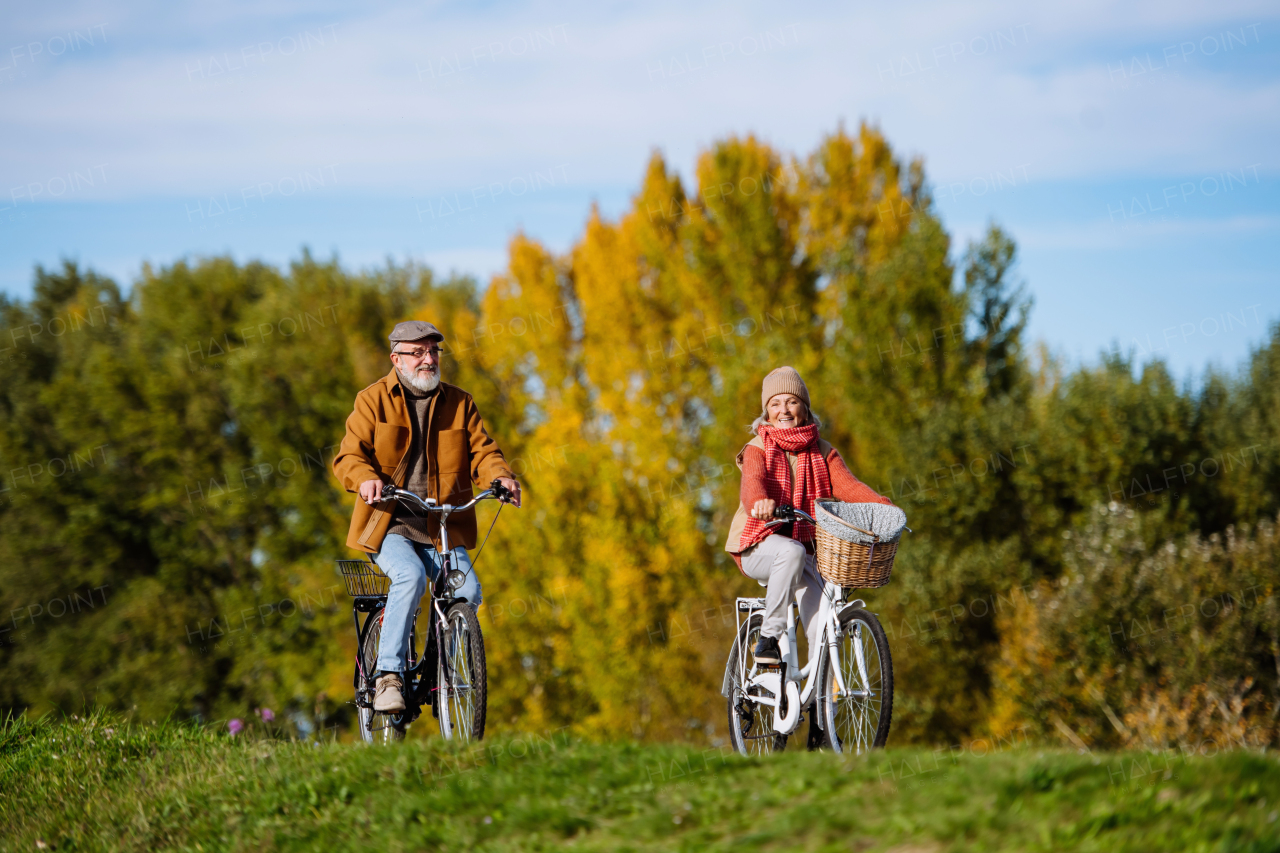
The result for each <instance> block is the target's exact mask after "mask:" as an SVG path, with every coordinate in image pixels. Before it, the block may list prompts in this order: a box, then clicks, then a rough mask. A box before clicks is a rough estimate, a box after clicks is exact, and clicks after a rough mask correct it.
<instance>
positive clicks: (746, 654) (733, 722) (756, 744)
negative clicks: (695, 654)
mask: <svg viewBox="0 0 1280 853" xmlns="http://www.w3.org/2000/svg"><path fill="white" fill-rule="evenodd" d="M763 622H764V617H763V616H762V615H761V614H760V613H753V614H752V615H751V617H750V618H748V619H747V621H746V622H745V623H743V626H742V629H741V632H740V633H739V635H738V639H737V642H735V643H734V644H733V646H732V647H730V649H729V663H728V667H729V673H730V675H729V688H730V689H729V699H728V706H729V737H730V738H732V740H733V748H734V749H736V750H737V751H738V752H739V753H741V754H742V755H767V754H768V753H770V752H781V751H782V750H784V749H786V748H787V736H786V735H780V734H778V733H777V732H775V731H774V730H773V714H774V709H773V708H771V707H770V706H768V705H761V704H759V703H758V702H753V701H751V699H750V698H749V697H748V696H747V692H746V688H745V684H746V681H747V676H748V675H749V674H750V672H751V651H752V649H754V648H755V647H756V643H758V642H759V641H760V625H761V624H762V623H763Z"/></svg>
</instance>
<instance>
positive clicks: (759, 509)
mask: <svg viewBox="0 0 1280 853" xmlns="http://www.w3.org/2000/svg"><path fill="white" fill-rule="evenodd" d="M777 508H778V502H777V501H775V500H770V499H769V498H761V499H760V500H758V501H756V505H755V506H753V507H752V508H751V517H752V518H759V519H766V518H773V511H774V510H775V509H777Z"/></svg>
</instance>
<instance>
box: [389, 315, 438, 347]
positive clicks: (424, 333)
mask: <svg viewBox="0 0 1280 853" xmlns="http://www.w3.org/2000/svg"><path fill="white" fill-rule="evenodd" d="M387 337H388V338H389V339H390V340H391V343H392V345H394V344H396V343H397V342H400V341H420V340H422V339H424V338H431V339H433V340H437V341H443V340H444V335H442V334H440V330H439V329H437V328H436V327H435V326H434V325H432V324H431V323H424V322H423V321H422V320H405V321H404V322H403V323H396V327H395V328H394V329H392V330H391V334H390V335H388V336H387Z"/></svg>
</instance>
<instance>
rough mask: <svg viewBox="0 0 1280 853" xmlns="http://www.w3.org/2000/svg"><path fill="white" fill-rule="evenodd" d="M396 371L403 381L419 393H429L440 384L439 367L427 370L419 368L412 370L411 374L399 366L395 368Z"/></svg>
mask: <svg viewBox="0 0 1280 853" xmlns="http://www.w3.org/2000/svg"><path fill="white" fill-rule="evenodd" d="M396 373H399V374H400V378H401V379H402V380H404V383H405V384H406V385H408V386H409V387H410V388H412V389H413V390H415V391H417V392H418V393H419V394H430V393H431V392H432V391H434V390H436V388H437V386H439V385H440V368H438V367H437V368H436V369H435V370H427V369H426V368H419V369H417V370H415V371H413V375H409V374H407V373H405V372H404V371H403V370H401V369H400V368H398V367H397V368H396Z"/></svg>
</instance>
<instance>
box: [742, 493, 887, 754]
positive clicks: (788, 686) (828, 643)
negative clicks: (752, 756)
mask: <svg viewBox="0 0 1280 853" xmlns="http://www.w3.org/2000/svg"><path fill="white" fill-rule="evenodd" d="M792 512H793V513H794V514H795V515H796V516H798V517H801V518H804V519H805V520H806V521H809V522H810V523H812V522H813V519H812V518H810V517H809V516H808V515H807V514H806V513H804V512H803V511H801V510H792ZM785 521H787V519H785V518H783V519H778V520H777V521H772V522H770V523H769V524H768V525H766V526H768V527H773V526H775V525H777V524H782V523H785ZM843 599H844V589H843V588H842V587H839V586H836V585H835V584H832V583H829V582H827V583H824V584H823V589H822V602H821V603H820V604H819V607H818V615H817V617H816V618H815V620H814V622H815V624H816V625H819V626H821V630H820V631H819V632H818V636H817V637H810V638H809V649H810V657H809V660H808V662H807V663H806V664H805V665H804V666H803V667H801V666H800V653H799V645H798V644H797V642H796V601H795V600H794V599H793V600H792V601H791V602H790V603H789V605H788V606H787V632H786V634H784V635H783V636H782V637H779V638H778V646H779V648H780V649H781V651H782V661H781V664H780V665H779V667H778V668H777V669H774V668H773V667H768V668H767V669H762V668H761V667H760V665H759V664H757V663H756V662H755V661H754V659H753V660H752V662H751V667H750V669H749V670H748V669H747V668H746V665H745V660H746V656H747V653H748V652H749V650H748V649H746V648H739V650H738V666H739V683H740V684H742V685H743V690H744V692H745V693H746V695H747V696H748V697H749V698H750V699H751V701H752V702H755V703H756V704H759V705H767V706H769V707H771V708H773V709H774V724H773V727H774V731H776V732H777V733H778V734H788V735H789V734H791V733H792V732H794V731H795V730H796V727H797V726H798V725H799V724H800V710H801V709H802V708H808V707H809V706H810V704H812V703H813V700H814V694H815V693H816V692H817V689H818V673H819V672H821V671H822V661H823V659H824V657H825V658H829V659H830V661H831V666H832V671H833V674H834V676H835V682H836V685H835V686H836V695H835V698H837V699H839V698H842V697H845V696H867V695H869V694H870V692H871V691H870V688H869V687H868V680H869V679H868V676H867V665H866V661H865V660H864V659H863V655H862V645H861V643H855V644H854V648H855V650H856V654H857V664H858V675H859V678H860V679H861V681H862V684H861V685H859V686H858V687H859V689H854V690H851V689H850V688H849V685H847V684H845V683H844V676H843V673H842V672H841V667H840V649H839V646H838V645H837V642H836V638H837V637H838V636H839V634H840V618H839V616H840V613H841V612H842V611H843V610H844V609H846V608H848V607H855V608H862V607H865V606H866V603H865V602H863V601H862V600H861V599H855V600H854V601H851V602H848V603H845V602H844V601H843ZM837 605H843V606H842V607H837ZM763 610H764V599H761V598H739V599H738V600H737V627H738V633H737V635H736V636H737V640H736V642H738V643H742V642H743V638H744V637H745V636H747V632H746V631H744V630H743V624H744V623H743V616H742V614H743V613H746V614H747V615H746V624H750V621H751V617H752V615H753V614H755V613H756V612H760V613H761V615H762V618H763ZM784 679H785V680H784ZM801 684H803V687H800V686H799V685H801ZM752 688H756V690H755V692H753V691H752ZM761 691H763V692H764V693H763V694H762V692H761ZM764 694H772V695H771V696H770V695H764ZM784 699H785V700H786V701H785V705H786V707H785V709H784V708H783V705H784ZM818 724H819V726H821V725H822V722H821V720H819V723H818Z"/></svg>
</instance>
